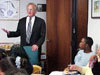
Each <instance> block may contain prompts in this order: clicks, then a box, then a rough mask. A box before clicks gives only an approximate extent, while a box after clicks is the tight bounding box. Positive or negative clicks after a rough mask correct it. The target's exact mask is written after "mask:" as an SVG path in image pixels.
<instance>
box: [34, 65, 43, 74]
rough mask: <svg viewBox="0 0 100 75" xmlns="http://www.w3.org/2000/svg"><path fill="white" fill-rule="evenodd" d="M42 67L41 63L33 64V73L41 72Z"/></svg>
mask: <svg viewBox="0 0 100 75" xmlns="http://www.w3.org/2000/svg"><path fill="white" fill-rule="evenodd" d="M41 71H42V67H41V66H39V65H33V74H41Z"/></svg>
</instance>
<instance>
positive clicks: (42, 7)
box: [37, 4, 46, 12]
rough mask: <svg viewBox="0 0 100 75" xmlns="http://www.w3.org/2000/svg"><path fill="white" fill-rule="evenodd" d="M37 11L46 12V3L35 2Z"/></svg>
mask: <svg viewBox="0 0 100 75" xmlns="http://www.w3.org/2000/svg"><path fill="white" fill-rule="evenodd" d="M37 11H38V12H46V4H37Z"/></svg>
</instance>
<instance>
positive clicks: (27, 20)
mask: <svg viewBox="0 0 100 75" xmlns="http://www.w3.org/2000/svg"><path fill="white" fill-rule="evenodd" d="M31 18H32V19H31V23H32V24H31V32H32V29H33V25H34V21H35V16H33V17H31ZM29 19H30V17H27V19H26V31H27V28H28V23H29Z"/></svg>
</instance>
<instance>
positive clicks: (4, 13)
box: [0, 0, 20, 20]
mask: <svg viewBox="0 0 100 75" xmlns="http://www.w3.org/2000/svg"><path fill="white" fill-rule="evenodd" d="M19 2H20V0H0V20H19Z"/></svg>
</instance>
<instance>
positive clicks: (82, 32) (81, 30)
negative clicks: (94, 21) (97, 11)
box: [76, 0, 88, 43]
mask: <svg viewBox="0 0 100 75" xmlns="http://www.w3.org/2000/svg"><path fill="white" fill-rule="evenodd" d="M76 10H77V42H78V43H79V42H80V41H81V39H82V38H83V37H86V36H87V24H88V0H77V9H76Z"/></svg>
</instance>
